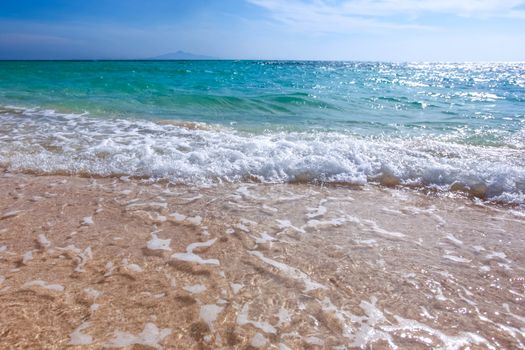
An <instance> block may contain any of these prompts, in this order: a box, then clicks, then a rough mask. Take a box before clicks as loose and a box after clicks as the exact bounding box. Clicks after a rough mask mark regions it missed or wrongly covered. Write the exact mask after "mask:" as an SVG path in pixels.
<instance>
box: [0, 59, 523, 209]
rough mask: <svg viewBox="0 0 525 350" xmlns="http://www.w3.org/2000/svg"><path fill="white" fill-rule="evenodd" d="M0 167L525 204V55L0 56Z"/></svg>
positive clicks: (204, 183)
mask: <svg viewBox="0 0 525 350" xmlns="http://www.w3.org/2000/svg"><path fill="white" fill-rule="evenodd" d="M0 166H2V167H4V168H7V169H9V170H10V171H19V172H29V173H37V174H79V175H84V176H85V175H87V176H103V177H110V176H131V177H138V178H147V179H152V180H168V181H172V182H175V183H182V184H203V185H210V184H214V183H224V182H228V183H235V182H245V181H253V182H262V183H297V182H300V183H313V184H330V183H336V184H348V185H357V186H361V185H365V184H379V185H386V186H401V187H403V186H405V187H410V188H416V189H420V190H423V191H431V192H436V193H443V194H451V193H464V194H466V195H468V196H472V197H477V198H480V199H482V200H485V201H489V202H497V203H503V204H509V205H518V206H521V205H524V204H525V63H387V62H325V61H322V62H321V61H312V62H310V61H3V62H0Z"/></svg>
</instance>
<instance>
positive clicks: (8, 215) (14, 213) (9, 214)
mask: <svg viewBox="0 0 525 350" xmlns="http://www.w3.org/2000/svg"><path fill="white" fill-rule="evenodd" d="M23 212H24V211H23V210H12V211H8V212H5V213H3V214H2V215H0V220H4V219H10V218H14V217H15V216H18V214H20V213H23Z"/></svg>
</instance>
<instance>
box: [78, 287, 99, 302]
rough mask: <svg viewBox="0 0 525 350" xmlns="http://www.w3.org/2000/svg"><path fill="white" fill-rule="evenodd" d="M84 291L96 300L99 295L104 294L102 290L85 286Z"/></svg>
mask: <svg viewBox="0 0 525 350" xmlns="http://www.w3.org/2000/svg"><path fill="white" fill-rule="evenodd" d="M82 291H83V292H84V294H86V296H88V297H89V298H91V299H93V300H96V299H97V298H98V297H100V296H101V295H102V292H101V291H98V290H96V289H94V288H90V287H88V288H84V289H83V290H82Z"/></svg>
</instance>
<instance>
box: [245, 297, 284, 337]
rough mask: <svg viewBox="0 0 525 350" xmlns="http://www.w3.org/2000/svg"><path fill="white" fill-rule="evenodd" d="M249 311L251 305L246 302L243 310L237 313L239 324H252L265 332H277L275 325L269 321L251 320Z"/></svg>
mask: <svg viewBox="0 0 525 350" xmlns="http://www.w3.org/2000/svg"><path fill="white" fill-rule="evenodd" d="M248 312H249V306H248V304H244V305H243V307H242V309H241V311H240V312H239V313H238V315H237V324H239V326H244V325H247V324H251V325H252V326H254V327H255V328H257V329H260V330H261V331H263V332H264V333H270V334H276V333H277V330H276V329H275V327H274V326H272V325H271V324H269V323H268V322H259V321H253V320H250V319H249V317H248Z"/></svg>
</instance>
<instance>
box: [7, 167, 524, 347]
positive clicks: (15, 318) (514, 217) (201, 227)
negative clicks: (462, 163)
mask: <svg viewBox="0 0 525 350" xmlns="http://www.w3.org/2000/svg"><path fill="white" fill-rule="evenodd" d="M0 193H1V194H2V195H1V196H0V305H1V308H2V312H1V313H0V346H1V348H21V349H22V348H23V349H29V348H31V349H33V348H34V349H37V348H46V349H62V348H65V347H67V346H72V347H78V348H85V349H99V348H104V347H106V348H126V347H127V348H132V347H133V346H142V348H151V349H192V348H195V349H205V348H210V349H211V348H246V347H252V348H264V349H266V348H268V349H304V348H312V349H315V348H319V349H321V348H328V349H353V348H363V349H372V348H373V349H467V348H470V349H518V348H524V346H525V345H524V344H525V335H524V333H525V308H524V306H523V305H524V299H525V278H524V275H525V254H523V252H524V251H525V243H524V240H523V232H525V214H523V211H520V210H519V209H512V208H501V207H494V206H485V205H483V204H481V203H476V202H473V201H471V200H467V199H462V198H438V197H432V198H430V197H427V196H425V195H424V194H421V193H417V192H412V191H409V190H397V189H381V188H377V187H364V188H362V189H349V188H343V187H321V186H309V185H304V184H303V185H301V184H294V185H261V184H230V185H220V186H214V187H207V188H193V187H189V186H175V185H171V184H168V183H163V184H158V183H157V184H151V183H150V184H148V183H145V182H141V181H139V180H129V179H127V178H121V179H115V178H108V179H87V178H78V177H65V176H33V175H22V174H11V173H7V172H4V173H3V174H2V177H1V178H0ZM137 348H139V347H137Z"/></svg>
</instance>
